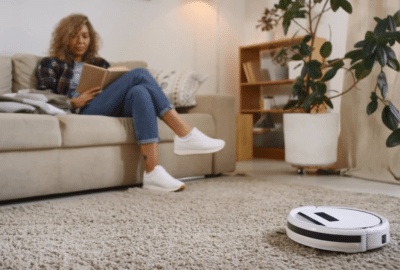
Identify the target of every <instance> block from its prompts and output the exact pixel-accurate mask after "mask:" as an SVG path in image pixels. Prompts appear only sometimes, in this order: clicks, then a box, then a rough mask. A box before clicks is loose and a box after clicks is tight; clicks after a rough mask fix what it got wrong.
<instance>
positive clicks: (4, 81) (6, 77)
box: [0, 56, 12, 95]
mask: <svg viewBox="0 0 400 270" xmlns="http://www.w3.org/2000/svg"><path fill="white" fill-rule="evenodd" d="M11 88H12V62H11V57H8V56H0V95H2V94H6V93H11Z"/></svg>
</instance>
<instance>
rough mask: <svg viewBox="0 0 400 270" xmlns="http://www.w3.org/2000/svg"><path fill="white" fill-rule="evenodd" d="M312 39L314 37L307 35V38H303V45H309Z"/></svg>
mask: <svg viewBox="0 0 400 270" xmlns="http://www.w3.org/2000/svg"><path fill="white" fill-rule="evenodd" d="M311 39H312V36H310V35H307V36H305V37H304V38H303V41H302V42H303V43H307V42H309V41H310V40H311Z"/></svg>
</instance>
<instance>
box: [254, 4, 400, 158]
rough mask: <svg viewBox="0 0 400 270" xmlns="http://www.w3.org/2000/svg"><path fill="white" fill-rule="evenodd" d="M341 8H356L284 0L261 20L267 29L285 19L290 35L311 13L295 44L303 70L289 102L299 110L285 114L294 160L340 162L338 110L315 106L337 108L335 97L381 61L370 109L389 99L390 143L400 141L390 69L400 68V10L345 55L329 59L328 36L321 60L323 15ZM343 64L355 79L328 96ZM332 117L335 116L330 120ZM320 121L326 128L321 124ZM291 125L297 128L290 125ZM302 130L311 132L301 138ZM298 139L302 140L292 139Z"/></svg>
mask: <svg viewBox="0 0 400 270" xmlns="http://www.w3.org/2000/svg"><path fill="white" fill-rule="evenodd" d="M317 5H323V7H322V9H321V11H320V13H319V14H318V15H316V16H315V15H314V17H311V14H312V11H313V10H314V8H315V7H316V6H317ZM329 5H330V7H329ZM340 8H342V9H343V10H344V11H346V12H347V13H349V14H351V13H352V5H351V4H350V2H349V1H348V0H279V3H278V4H275V5H274V8H273V9H271V10H269V9H266V10H265V14H264V16H263V17H262V18H261V20H260V21H259V22H260V23H261V24H260V25H258V26H257V27H261V29H262V30H263V31H268V30H271V29H273V27H274V26H276V25H278V24H280V23H281V24H282V26H283V30H284V34H285V35H287V32H288V29H289V27H290V26H291V25H292V23H296V24H298V25H300V24H299V23H298V20H299V19H306V20H307V21H308V22H309V25H308V27H303V26H301V25H300V27H301V28H302V30H304V31H305V32H306V35H305V36H304V39H303V40H302V42H300V43H298V44H295V45H293V46H291V47H290V48H291V49H292V50H297V51H298V53H297V54H295V55H293V56H292V57H291V59H292V60H299V61H302V62H303V67H302V70H301V75H300V76H299V77H297V78H296V79H295V83H294V85H293V92H292V95H293V96H294V97H295V99H292V100H290V101H289V102H288V103H287V104H286V105H285V109H287V110H295V111H296V113H287V114H284V130H285V135H284V136H285V155H286V157H285V159H286V161H287V162H289V163H292V164H293V165H299V166H324V165H331V164H334V163H335V162H336V159H337V157H336V155H337V141H338V129H339V125H338V120H339V119H338V116H337V115H335V114H333V113H319V114H315V112H321V111H327V110H328V107H330V108H333V104H332V101H331V99H333V98H336V97H339V96H341V95H344V94H346V93H348V92H349V91H352V90H353V89H356V86H357V84H358V83H359V82H360V81H361V80H362V79H364V78H366V77H367V76H369V75H370V74H371V71H372V69H373V68H374V67H379V68H380V69H381V72H380V73H379V75H378V76H377V81H376V85H374V86H373V87H372V88H371V91H370V92H368V95H370V98H371V101H370V103H369V104H368V106H367V108H366V113H367V114H368V115H371V114H373V113H374V112H375V111H376V110H377V108H378V102H382V103H383V104H384V108H383V111H382V121H383V124H384V125H385V126H386V127H387V128H389V129H390V130H392V131H393V132H392V133H391V134H390V136H389V137H388V139H387V141H386V145H387V147H394V146H397V145H399V144H400V129H399V128H398V125H399V122H400V114H399V111H398V110H397V108H396V107H395V106H394V105H393V104H392V103H391V102H390V100H388V99H387V93H388V84H387V80H386V75H385V71H384V69H385V68H391V69H394V70H396V71H400V64H399V61H398V60H397V57H396V54H395V52H394V51H393V50H392V48H391V47H392V46H393V45H394V44H395V43H396V42H398V43H400V32H399V31H397V29H396V28H397V27H398V26H400V11H397V12H396V13H395V14H394V15H393V16H391V15H389V16H387V17H386V18H382V19H381V18H377V17H375V18H374V19H375V21H376V27H375V29H374V30H373V31H367V32H366V33H365V38H364V40H361V41H359V42H357V43H356V44H355V45H354V47H355V49H354V50H352V51H350V52H348V53H346V54H345V55H344V57H343V58H339V59H332V60H328V58H329V57H330V55H331V52H332V49H333V44H332V42H331V41H326V42H325V43H324V44H323V45H322V46H321V48H320V51H319V54H320V55H321V56H322V59H323V60H322V61H318V60H317V59H315V58H313V56H312V52H313V50H315V48H314V41H315V38H316V33H317V31H318V27H319V23H320V20H321V17H322V16H323V15H324V13H325V12H327V11H328V10H330V9H332V11H333V12H336V11H337V10H339V9H340ZM371 19H372V18H371ZM295 35H296V34H295ZM286 50H288V48H282V50H281V51H280V52H279V53H278V54H277V56H276V57H279V56H280V55H283V54H284V53H285V52H286ZM345 61H346V62H349V64H347V65H349V67H346V65H345ZM339 69H345V70H347V71H348V72H351V73H352V76H353V79H354V83H353V85H352V86H351V87H350V88H349V89H346V90H344V91H343V93H341V94H337V95H335V96H333V97H328V96H327V92H328V91H329V90H328V89H327V82H328V81H329V80H331V79H332V78H334V77H335V75H336V73H337V71H338V70H339ZM297 112H299V113H297ZM320 118H321V119H320ZM313 121H315V122H313ZM329 121H333V122H332V123H329ZM295 125H296V126H295ZM318 126H320V128H321V129H318ZM291 128H292V129H293V131H291V130H290V129H291ZM328 128H333V130H334V131H332V130H331V131H328ZM291 132H294V133H291ZM302 134H303V135H304V136H305V137H301V138H299V137H300V136H302ZM318 136H319V137H318ZM292 139H293V140H295V139H297V140H298V141H297V142H292V141H291V140H292ZM324 139H327V140H328V141H329V140H330V141H331V142H330V143H329V142H328V145H325V146H318V143H320V142H322V141H324ZM329 144H330V146H329ZM302 151H305V152H302ZM318 154H322V155H325V157H321V156H318Z"/></svg>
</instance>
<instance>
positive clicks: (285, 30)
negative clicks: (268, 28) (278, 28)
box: [282, 20, 290, 36]
mask: <svg viewBox="0 0 400 270" xmlns="http://www.w3.org/2000/svg"><path fill="white" fill-rule="evenodd" d="M282 26H283V33H284V34H285V36H286V35H287V33H288V31H289V27H290V20H283V23H282Z"/></svg>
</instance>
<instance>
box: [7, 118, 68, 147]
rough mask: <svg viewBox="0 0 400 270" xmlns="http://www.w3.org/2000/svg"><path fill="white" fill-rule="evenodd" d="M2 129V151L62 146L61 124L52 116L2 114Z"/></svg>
mask: <svg viewBox="0 0 400 270" xmlns="http://www.w3.org/2000/svg"><path fill="white" fill-rule="evenodd" d="M0 127H1V128H0V151H8V150H29V149H47V148H56V147H60V146H61V132H60V124H59V121H58V119H57V118H56V117H54V116H51V115H42V114H40V115H39V114H18V113H15V114H13V113H0Z"/></svg>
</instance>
